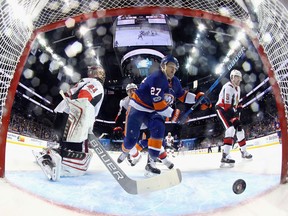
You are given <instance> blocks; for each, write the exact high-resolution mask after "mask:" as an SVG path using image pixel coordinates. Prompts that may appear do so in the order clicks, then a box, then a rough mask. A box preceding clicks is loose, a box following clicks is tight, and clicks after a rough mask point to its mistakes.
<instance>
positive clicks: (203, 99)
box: [195, 92, 212, 110]
mask: <svg viewBox="0 0 288 216" xmlns="http://www.w3.org/2000/svg"><path fill="white" fill-rule="evenodd" d="M195 99H196V102H197V101H199V100H200V109H201V110H206V109H208V108H209V109H210V108H211V107H212V104H211V101H210V99H209V98H208V97H207V96H205V94H204V92H198V93H197V94H196V97H195Z"/></svg>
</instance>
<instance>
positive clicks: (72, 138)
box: [35, 65, 106, 181]
mask: <svg viewBox="0 0 288 216" xmlns="http://www.w3.org/2000/svg"><path fill="white" fill-rule="evenodd" d="M105 77H106V74H105V70H104V68H103V67H102V66H99V65H97V66H89V67H88V77H87V78H83V79H81V80H80V81H79V82H78V83H77V84H76V85H75V86H73V87H72V88H71V89H70V90H69V91H68V92H66V93H65V96H66V99H63V100H62V101H61V102H60V103H59V104H58V106H57V107H56V108H55V110H54V111H55V112H56V119H55V122H54V125H55V126H54V130H55V133H56V136H58V141H59V148H57V149H55V148H54V149H51V148H48V149H44V150H43V152H40V153H39V154H38V155H35V156H36V159H37V162H38V164H39V165H40V167H41V169H42V170H43V172H44V174H45V175H46V176H47V177H48V179H49V180H52V181H57V180H59V178H60V176H80V175H84V174H85V172H86V171H87V169H88V167H89V163H90V161H91V159H92V152H91V151H90V150H89V149H88V141H87V138H88V134H91V133H93V132H92V131H93V126H94V120H95V118H96V117H97V115H98V113H99V110H100V107H101V105H102V102H103V98H104V89H103V84H104V81H105Z"/></svg>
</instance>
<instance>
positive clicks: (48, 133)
mask: <svg viewBox="0 0 288 216" xmlns="http://www.w3.org/2000/svg"><path fill="white" fill-rule="evenodd" d="M274 121H275V118H272V117H271V118H267V119H265V120H263V119H262V120H259V121H253V122H251V123H250V124H248V125H245V132H246V138H247V140H249V139H254V138H257V137H262V136H265V135H268V134H271V133H274V132H275V131H276V129H275V127H274V123H275V122H274ZM9 131H10V132H12V133H16V134H21V135H24V136H29V137H32V138H39V139H42V140H48V141H49V140H50V141H51V140H52V139H53V130H52V128H51V127H48V126H46V125H43V124H41V123H39V122H37V121H35V120H33V119H32V118H27V117H25V116H23V115H21V113H14V114H13V115H12V117H11V119H10V124H9ZM180 139H181V138H180ZM219 140H220V141H219ZM214 141H215V143H214V144H216V145H217V143H221V137H220V136H219V137H217V138H216V139H215V140H214ZM110 147H113V148H114V149H115V150H118V147H119V146H118V145H116V146H115V145H111V146H110Z"/></svg>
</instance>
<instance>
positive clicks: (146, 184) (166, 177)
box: [60, 91, 182, 194]
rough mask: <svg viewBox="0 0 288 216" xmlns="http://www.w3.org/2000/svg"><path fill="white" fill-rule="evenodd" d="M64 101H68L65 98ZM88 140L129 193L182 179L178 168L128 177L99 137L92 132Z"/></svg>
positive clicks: (162, 186) (146, 191)
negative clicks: (154, 174) (149, 176)
mask: <svg viewBox="0 0 288 216" xmlns="http://www.w3.org/2000/svg"><path fill="white" fill-rule="evenodd" d="M60 94H61V96H62V97H63V99H64V100H66V97H65V95H64V93H63V91H60ZM66 102H67V103H69V102H68V101H67V100H66ZM88 140H89V142H90V144H91V147H92V148H93V150H94V151H95V153H96V154H97V156H98V157H99V158H100V159H101V161H102V162H103V164H104V165H105V166H106V168H107V169H108V170H109V172H110V173H111V175H112V176H113V177H114V178H115V180H116V181H117V182H118V183H119V185H120V186H121V187H122V188H123V189H124V190H125V191H126V192H127V193H129V194H142V193H148V192H153V191H158V190H163V189H166V188H170V187H173V186H175V185H178V184H180V183H181V181H182V175H181V171H180V170H179V169H172V170H169V171H167V172H165V173H162V174H160V175H157V176H154V177H151V178H148V179H140V180H133V179H131V178H129V177H128V176H127V175H126V174H125V172H124V171H123V170H122V169H121V168H120V167H119V166H118V165H117V164H116V162H115V161H114V160H113V159H112V158H111V156H110V155H109V154H108V153H107V151H106V150H105V148H104V147H103V146H102V144H101V143H100V141H99V139H98V138H97V137H96V136H95V135H94V134H89V135H88Z"/></svg>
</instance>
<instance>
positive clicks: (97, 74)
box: [88, 65, 106, 84]
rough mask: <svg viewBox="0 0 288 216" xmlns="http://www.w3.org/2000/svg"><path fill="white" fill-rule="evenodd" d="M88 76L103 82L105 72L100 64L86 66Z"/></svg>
mask: <svg viewBox="0 0 288 216" xmlns="http://www.w3.org/2000/svg"><path fill="white" fill-rule="evenodd" d="M88 77H90V78H93V77H94V78H97V79H98V80H99V81H100V82H101V83H102V84H103V83H104V82H105V78H106V72H105V70H104V68H103V67H102V66H101V65H93V66H88Z"/></svg>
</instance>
